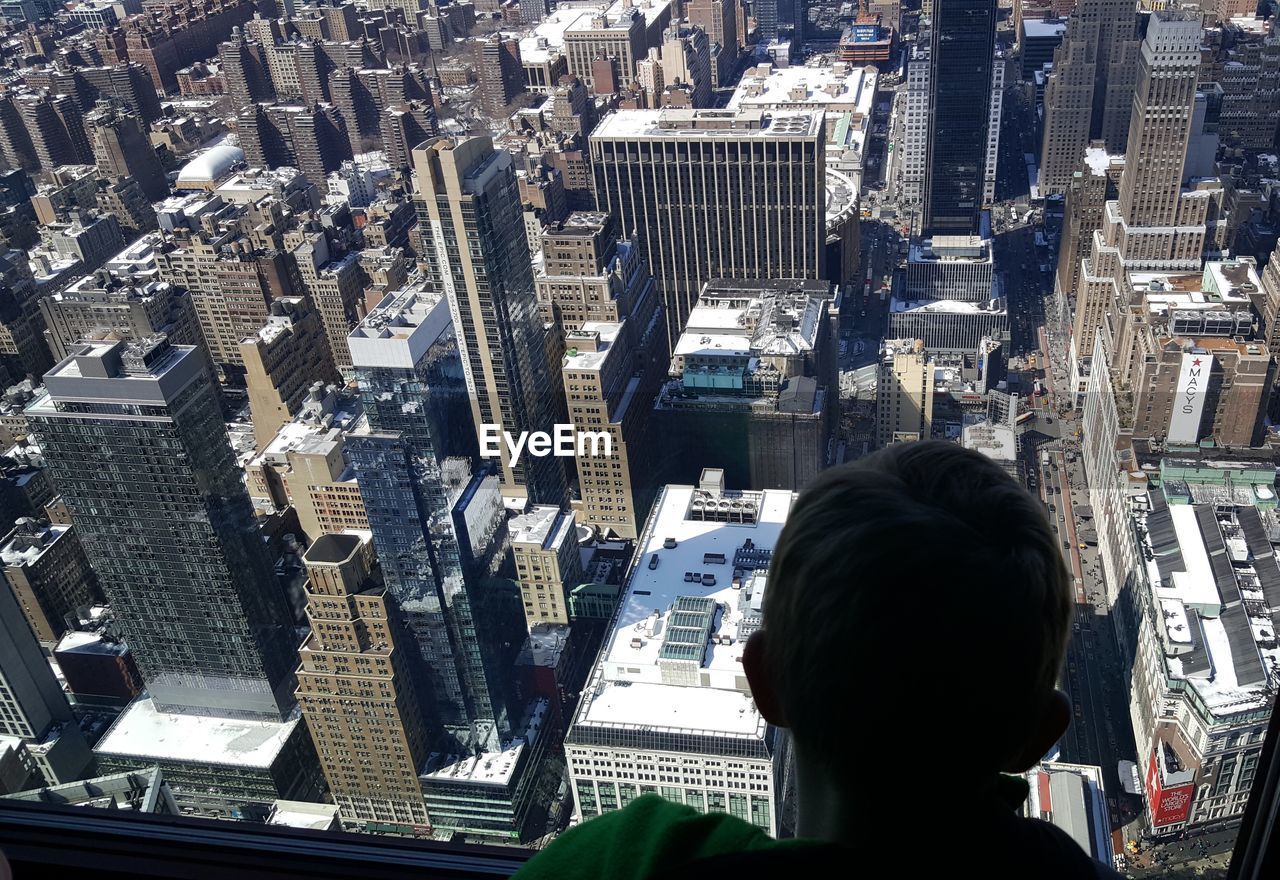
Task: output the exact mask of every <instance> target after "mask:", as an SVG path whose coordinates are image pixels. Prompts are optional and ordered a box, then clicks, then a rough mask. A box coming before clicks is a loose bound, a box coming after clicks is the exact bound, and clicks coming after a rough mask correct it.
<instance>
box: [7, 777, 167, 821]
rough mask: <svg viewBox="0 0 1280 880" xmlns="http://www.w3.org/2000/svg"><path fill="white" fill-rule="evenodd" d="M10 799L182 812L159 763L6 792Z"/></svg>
mask: <svg viewBox="0 0 1280 880" xmlns="http://www.w3.org/2000/svg"><path fill="white" fill-rule="evenodd" d="M5 797H6V798H8V799H9V800H15V801H28V802H30V803H37V804H52V805H55V806H59V807H82V806H84V807H95V808H97V809H103V810H129V811H131V812H135V813H153V814H155V815H158V816H179V815H181V811H180V809H179V807H178V804H177V802H176V801H175V800H174V798H173V791H172V789H170V788H169V785H168V783H166V782H165V781H164V774H163V773H161V772H160V768H159V767H153V768H151V769H150V770H147V771H144V772H140V773H113V774H111V775H110V776H95V777H93V778H92V779H85V780H81V781H78V782H69V783H67V784H65V785H49V786H45V787H44V788H33V789H30V790H29V791H20V792H16V793H14V794H9V795H6V796H5Z"/></svg>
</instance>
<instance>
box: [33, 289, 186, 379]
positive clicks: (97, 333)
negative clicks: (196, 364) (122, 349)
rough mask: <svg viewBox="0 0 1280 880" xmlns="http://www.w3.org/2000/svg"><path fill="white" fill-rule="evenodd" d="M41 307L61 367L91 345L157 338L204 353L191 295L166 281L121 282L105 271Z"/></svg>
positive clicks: (47, 337) (42, 302)
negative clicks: (75, 352) (102, 341)
mask: <svg viewBox="0 0 1280 880" xmlns="http://www.w3.org/2000/svg"><path fill="white" fill-rule="evenodd" d="M39 307H40V314H41V316H42V317H43V319H44V326H45V330H44V338H45V342H46V343H47V344H48V346H49V350H50V351H51V352H53V356H54V358H55V360H58V361H60V360H62V359H63V358H65V357H68V356H70V354H71V352H72V350H73V349H75V348H76V347H77V346H78V345H79V344H80V343H81V342H85V341H88V340H94V339H126V340H131V341H134V342H137V341H141V340H143V339H149V338H151V337H153V336H155V335H156V334H158V333H163V334H165V335H166V336H167V337H168V338H169V341H170V342H172V343H173V344H175V345H193V346H197V347H198V348H200V350H201V351H202V352H203V351H204V347H205V342H204V335H203V334H202V332H201V330H200V324H199V321H198V320H197V317H196V312H195V306H194V305H193V303H192V298H191V295H190V294H189V293H187V292H186V291H185V290H183V289H181V288H179V287H175V286H174V285H172V284H169V283H168V282H165V281H146V280H142V279H136V280H135V279H128V278H122V277H121V276H119V275H117V274H115V273H112V272H109V271H107V270H105V269H102V270H99V271H97V272H94V273H92V274H90V275H86V276H84V277H83V278H81V279H80V280H79V281H76V282H75V283H74V284H72V285H71V286H70V287H68V288H67V289H66V290H63V291H61V292H59V293H54V294H50V295H49V296H46V297H42V298H41V299H40V306H39Z"/></svg>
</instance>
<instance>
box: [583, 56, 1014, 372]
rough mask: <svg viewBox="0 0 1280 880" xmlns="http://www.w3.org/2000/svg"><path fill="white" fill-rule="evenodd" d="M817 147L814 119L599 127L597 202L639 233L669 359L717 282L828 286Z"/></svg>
mask: <svg viewBox="0 0 1280 880" xmlns="http://www.w3.org/2000/svg"><path fill="white" fill-rule="evenodd" d="M989 73H990V70H989V69H988V74H989ZM984 106H985V105H984ZM984 131H985V128H984ZM824 143H825V134H824V129H823V114H822V113H821V112H800V111H771V112H765V111H759V110H739V111H731V110H683V109H667V110H620V111H615V112H614V113H612V114H610V115H609V116H607V117H605V118H604V119H603V120H601V122H600V124H599V125H597V126H596V128H595V130H594V131H593V132H592V133H591V162H592V165H593V168H594V172H595V181H596V199H597V201H598V202H599V208H600V210H601V211H609V212H610V213H612V214H613V215H614V216H615V217H617V218H618V219H619V220H620V221H621V227H622V230H623V232H624V233H626V234H630V232H631V231H635V230H640V231H642V232H643V233H644V239H643V241H642V242H641V245H642V247H643V253H642V256H643V257H644V258H645V259H646V261H647V262H648V264H649V268H650V269H651V270H652V272H653V276H654V279H655V280H656V281H657V283H658V289H659V291H660V292H661V294H662V299H663V307H664V309H665V311H666V319H667V351H668V353H671V351H673V350H674V346H675V342H676V340H677V339H678V338H679V336H680V333H681V331H682V330H683V328H684V322H685V320H686V319H687V318H688V317H689V311H690V310H691V309H692V308H693V304H694V303H695V302H696V301H697V298H698V294H699V292H700V291H701V290H702V285H703V284H705V283H706V282H708V281H710V280H711V279H713V278H737V279H742V280H753V279H763V278H807V279H811V280H816V279H820V278H823V277H825V272H826V241H827V232H826V192H827V189H826V162H825V156H826V150H825V146H824ZM983 147H984V149H985V143H984V144H983ZM980 184H981V180H980V179H979V185H980ZM692 193H697V195H696V196H693V195H690V194H692Z"/></svg>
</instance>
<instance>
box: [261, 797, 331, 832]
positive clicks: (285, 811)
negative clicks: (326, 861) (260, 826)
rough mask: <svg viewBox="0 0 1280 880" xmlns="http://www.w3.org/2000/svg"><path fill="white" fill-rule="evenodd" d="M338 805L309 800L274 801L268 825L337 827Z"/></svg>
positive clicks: (321, 828) (322, 829) (318, 828)
mask: <svg viewBox="0 0 1280 880" xmlns="http://www.w3.org/2000/svg"><path fill="white" fill-rule="evenodd" d="M338 823H339V819H338V807H337V806H336V805H335V804H313V803H311V802H309V801H276V802H275V804H274V805H272V807H271V816H270V817H269V818H268V819H267V824H268V825H283V826H285V827H286V828H312V829H315V830H318V831H327V830H328V829H330V828H334V827H337V825H338Z"/></svg>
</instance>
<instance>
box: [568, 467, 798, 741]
mask: <svg viewBox="0 0 1280 880" xmlns="http://www.w3.org/2000/svg"><path fill="white" fill-rule="evenodd" d="M794 498H795V496H794V494H793V493H791V492H789V491H785V490H766V491H764V492H741V493H737V492H721V491H718V490H716V489H715V488H714V487H712V486H708V487H706V489H705V491H704V490H703V489H700V488H697V487H694V486H667V487H666V488H665V489H664V490H663V492H662V494H661V496H660V497H659V499H658V502H657V504H656V505H655V506H654V510H653V512H652V513H651V514H650V517H649V521H648V523H647V524H646V526H645V531H644V533H643V535H642V536H641V538H640V541H639V542H638V548H637V553H636V557H635V563H634V564H633V568H632V570H631V572H630V573H629V575H628V580H627V583H626V586H625V588H624V591H623V595H622V598H621V602H620V606H619V611H618V614H617V617H616V618H615V619H614V622H613V632H612V633H611V634H610V635H609V637H608V639H607V642H606V644H605V647H604V650H603V651H602V652H601V655H600V659H599V660H598V661H597V665H596V668H595V669H594V670H593V672H592V684H591V685H590V686H589V687H588V690H587V692H586V694H585V696H584V700H583V708H582V710H581V712H580V713H579V716H578V720H577V723H579V724H588V725H623V726H631V725H638V724H656V725H660V726H664V727H673V728H682V729H690V730H702V731H716V732H721V733H724V734H729V735H739V736H748V737H759V736H763V734H764V726H765V723H764V720H763V719H762V718H761V717H760V715H759V713H758V712H757V711H756V709H755V707H754V705H753V704H752V702H751V698H750V694H749V691H748V690H747V684H746V678H745V676H744V674H743V671H742V647H743V644H744V642H745V637H744V635H743V632H744V626H746V625H747V624H748V623H749V622H750V620H749V618H751V615H754V614H756V613H757V612H754V611H752V606H751V602H750V598H749V597H748V598H747V599H746V600H744V597H743V592H744V590H746V591H747V592H748V593H751V594H752V595H754V591H755V590H756V589H763V586H764V583H763V581H762V580H761V578H759V577H756V576H755V572H756V570H757V569H764V568H767V566H768V559H769V555H770V554H771V552H772V549H773V547H774V545H775V544H776V543H777V540H778V535H779V533H780V532H781V531H782V525H783V523H784V521H785V520H786V516H787V512H788V511H789V510H790V509H791V504H792V502H793V501H794ZM698 517H706V518H705V519H699V518H698ZM730 520H737V521H736V522H735V521H730ZM748 541H750V545H748V544H747V542H748ZM739 551H741V552H742V555H741V556H739V555H738V554H739ZM735 557H736V558H737V559H738V561H739V562H740V563H741V565H740V566H739V565H735ZM668 636H671V638H668ZM664 649H665V650H666V653H664ZM673 649H676V650H673ZM674 667H679V668H680V669H682V670H684V673H675V674H676V675H677V677H679V676H680V675H685V674H689V675H690V676H691V677H687V678H683V679H682V680H683V681H689V682H696V683H689V684H684V683H681V684H677V683H673V682H672V680H671V677H672V675H673V669H674ZM692 673H697V674H696V675H692Z"/></svg>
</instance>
